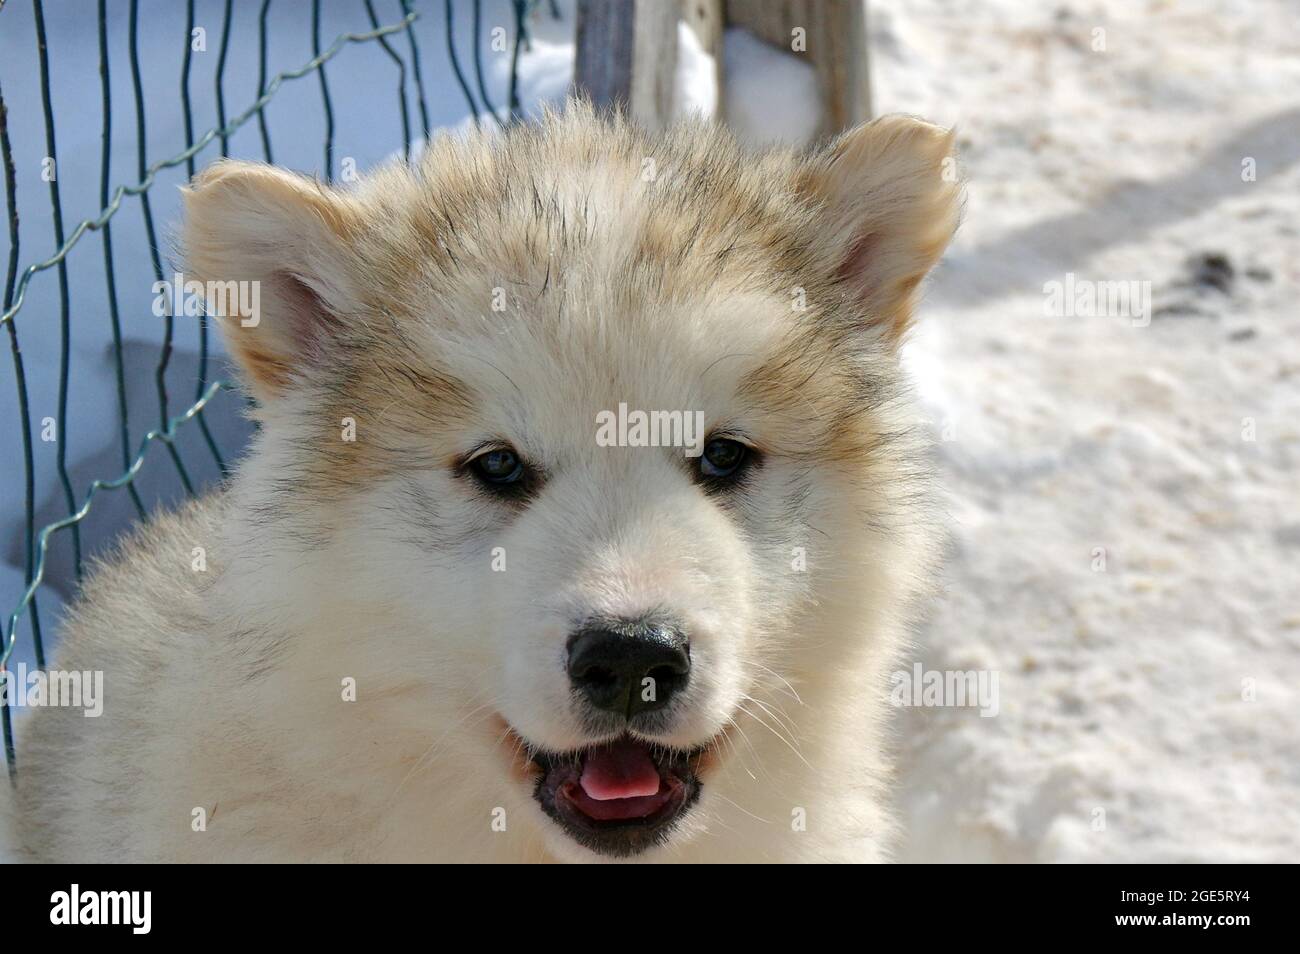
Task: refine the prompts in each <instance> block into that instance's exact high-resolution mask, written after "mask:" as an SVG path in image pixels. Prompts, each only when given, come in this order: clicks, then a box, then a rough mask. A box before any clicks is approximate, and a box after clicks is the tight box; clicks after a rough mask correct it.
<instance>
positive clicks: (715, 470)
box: [700, 437, 749, 481]
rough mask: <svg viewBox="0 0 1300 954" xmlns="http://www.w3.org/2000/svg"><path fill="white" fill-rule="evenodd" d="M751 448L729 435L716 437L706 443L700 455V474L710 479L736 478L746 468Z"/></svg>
mask: <svg viewBox="0 0 1300 954" xmlns="http://www.w3.org/2000/svg"><path fill="white" fill-rule="evenodd" d="M748 459H749V448H748V447H746V446H745V445H744V444H742V443H740V441H733V440H731V439H730V438H728V437H715V438H713V439H712V440H710V441H709V442H708V443H707V444H705V445H704V453H703V454H701V455H700V474H701V476H703V477H705V478H706V479H708V480H713V481H718V480H727V479H729V478H734V477H736V476H737V475H739V474H740V472H741V471H742V470H743V469H744V466H745V462H746V461H747V460H748Z"/></svg>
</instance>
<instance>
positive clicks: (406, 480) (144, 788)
mask: <svg viewBox="0 0 1300 954" xmlns="http://www.w3.org/2000/svg"><path fill="white" fill-rule="evenodd" d="M951 146H952V139H951V136H950V134H948V133H946V132H945V131H942V130H939V129H936V128H935V127H932V126H929V125H926V124H924V123H921V122H919V121H917V120H913V119H909V118H905V117H886V118H884V119H881V120H878V121H877V122H875V123H872V124H870V125H868V126H865V127H861V128H859V129H857V130H855V131H853V132H851V133H849V134H847V135H846V136H845V137H843V138H842V139H841V140H840V141H838V142H836V143H834V144H831V145H829V146H828V147H826V148H825V149H823V150H821V151H818V152H815V153H813V154H810V155H794V154H790V153H784V152H776V153H770V154H766V155H761V156H751V155H746V154H745V153H743V152H742V151H741V150H740V149H739V148H738V147H737V146H736V145H735V144H734V143H733V142H732V141H731V140H730V138H729V137H728V136H727V134H726V133H725V132H723V131H720V130H718V129H716V128H713V127H709V126H704V125H697V126H685V127H681V128H678V129H675V130H673V131H671V132H670V133H668V134H667V135H666V136H664V137H659V138H649V137H646V136H644V135H643V134H641V133H639V132H637V131H636V130H635V129H633V128H631V127H629V126H628V125H626V124H624V123H623V122H622V121H620V120H616V119H608V118H602V117H599V116H597V115H595V114H594V113H593V112H592V111H591V110H590V109H589V108H587V107H585V106H582V105H581V104H572V105H571V106H570V107H569V108H568V109H567V110H566V112H565V113H564V114H563V115H552V116H548V117H547V118H546V119H545V120H544V121H543V122H542V123H540V124H539V125H537V126H535V127H524V128H520V129H516V130H513V131H510V132H508V133H507V134H505V135H503V136H499V137H490V136H486V135H484V136H483V137H481V138H474V137H472V138H469V139H467V140H463V141H462V140H453V139H450V138H443V139H440V140H437V141H435V142H433V143H432V144H431V145H430V147H429V149H428V150H427V151H426V154H425V155H424V157H423V159H422V161H421V163H420V164H419V167H418V168H417V169H414V170H411V169H407V168H405V167H403V166H396V165H395V166H390V167H388V168H385V169H382V170H379V171H377V172H375V173H374V174H373V175H371V176H370V177H369V178H367V179H366V180H364V181H363V182H362V183H361V184H360V185H359V186H358V187H356V188H355V189H348V190H336V189H332V188H328V187H325V186H322V185H317V184H315V183H313V182H311V181H309V180H306V179H302V178H299V177H297V176H294V175H292V174H290V173H287V172H284V171H282V170H278V169H274V168H270V167H263V166H257V165H253V164H249V163H233V162H225V163H220V164H217V165H215V166H213V167H212V168H210V169H209V170H207V171H206V172H204V173H203V174H202V175H200V176H199V177H198V178H197V180H196V181H195V183H194V184H193V186H192V188H191V189H190V190H189V191H188V193H187V196H186V201H187V222H186V231H185V247H186V255H187V277H192V278H199V279H200V280H205V281H206V280H209V279H214V280H216V279H219V280H226V279H237V280H256V281H259V282H261V283H262V286H261V287H262V309H261V314H260V315H259V316H258V317H259V318H260V321H259V322H258V324H257V325H256V327H243V326H241V325H240V324H239V322H238V320H237V319H238V317H239V316H233V317H232V318H231V319H229V320H227V321H226V322H225V324H226V335H227V340H228V343H229V347H230V350H231V351H232V353H233V354H235V355H236V356H237V357H238V358H239V360H240V361H241V363H242V364H243V366H244V368H245V372H246V381H247V383H248V385H249V386H250V387H251V388H252V390H253V391H254V393H255V394H256V395H257V396H258V398H259V399H260V407H259V410H258V412H257V414H258V417H259V418H260V420H261V423H262V427H261V430H260V432H259V433H258V435H257V437H256V439H255V440H254V443H253V447H252V448H251V450H250V451H249V453H248V455H247V456H246V458H245V459H244V460H243V462H242V463H241V464H240V466H239V468H238V471H237V473H236V475H235V476H234V477H233V479H232V480H231V481H230V483H229V485H228V487H227V488H225V489H223V490H222V491H220V492H218V493H215V494H212V495H210V496H208V497H206V498H204V499H202V500H200V501H199V502H197V503H195V504H193V505H191V506H189V507H187V508H185V509H183V510H181V511H180V512H178V513H175V514H170V515H160V516H156V517H154V518H153V519H152V520H151V521H150V522H149V523H148V524H147V525H146V526H145V527H143V528H142V529H141V530H140V531H139V532H138V533H137V534H136V535H135V536H134V537H133V538H132V539H130V540H129V541H128V542H126V543H125V544H124V545H123V546H122V548H121V549H120V551H119V552H118V553H116V554H114V555H113V556H112V557H110V558H109V559H107V560H105V561H103V563H102V564H101V565H100V566H99V568H98V569H97V571H96V572H95V574H94V576H93V578H92V579H91V580H90V581H89V582H88V583H87V585H86V587H85V590H84V592H83V594H82V595H81V597H80V599H79V600H78V601H77V602H76V603H75V605H74V606H73V608H72V610H71V613H70V616H69V618H68V619H67V620H66V622H65V623H64V626H63V641H62V645H61V647H60V650H59V653H58V658H57V660H56V663H55V665H56V666H59V667H61V668H73V669H102V670H104V671H105V674H106V680H105V713H104V715H103V717H102V718H99V719H86V718H83V717H82V716H81V714H80V712H79V711H77V710H70V709H65V710H55V709H51V710H45V711H39V712H36V713H35V714H34V715H32V716H31V717H30V718H25V719H24V720H23V722H22V724H21V726H20V729H21V732H20V736H19V741H18V755H19V760H20V761H19V765H20V772H19V780H20V785H19V788H18V798H17V804H16V805H15V806H11V810H12V811H13V812H14V813H16V817H15V818H11V821H12V822H14V823H15V831H16V835H15V837H16V838H17V840H18V843H19V846H20V848H21V850H22V851H23V852H24V853H25V854H26V856H28V857H30V858H33V859H39V860H59V861H89V860H94V861H109V860H133V861H134V860H179V861H205V860H223V861H225V860H256V861H297V860H334V861H368V860H385V861H395V860H408V861H414V860H448V861H554V860H596V856H595V855H592V854H590V853H589V852H587V851H586V849H583V848H580V847H578V846H577V845H576V844H575V843H574V842H572V841H571V840H569V839H568V837H567V836H566V835H564V834H563V833H562V832H561V831H559V829H558V828H556V827H555V826H554V825H553V823H552V822H551V821H550V820H548V819H547V818H546V817H544V816H543V815H542V814H541V812H540V810H539V809H538V808H537V806H536V804H535V803H534V801H533V799H532V797H531V794H530V793H531V784H530V780H529V777H528V773H527V769H526V767H525V766H524V764H523V758H522V757H521V753H520V751H519V746H518V743H517V741H516V737H515V736H514V735H507V732H508V730H509V728H510V727H513V729H514V730H515V732H517V733H518V735H519V736H522V737H523V738H526V739H528V740H529V742H531V743H533V744H538V745H545V746H548V747H550V748H553V749H563V748H566V747H573V746H578V745H582V744H584V743H585V742H590V741H591V740H589V739H585V738H584V737H583V735H582V730H581V726H580V725H579V723H578V722H577V721H576V720H575V719H574V718H573V717H572V715H571V714H570V711H569V702H568V692H569V690H568V688H567V685H566V681H565V674H564V667H563V646H564V640H565V638H566V635H567V633H568V632H569V630H570V628H571V626H572V625H573V622H574V620H577V619H580V618H582V617H583V616H584V615H586V614H594V613H607V614H610V613H612V614H635V613H638V612H644V611H645V610H647V609H649V608H653V607H667V608H670V609H671V610H672V611H673V612H674V613H676V614H678V615H679V616H680V617H681V618H682V619H684V620H685V621H686V622H687V625H688V629H689V631H690V637H691V641H692V654H693V669H692V681H691V686H690V690H689V693H688V695H687V697H686V699H685V702H686V706H685V707H684V710H683V717H682V718H681V720H679V722H678V723H677V724H676V726H675V728H674V730H673V731H672V732H671V733H670V735H669V736H667V737H665V738H663V739H662V740H661V741H662V742H664V743H665V744H671V745H675V746H680V747H689V746H695V745H701V744H706V743H710V742H711V743H712V748H711V750H710V753H709V757H708V765H707V767H706V769H705V770H704V772H703V788H702V795H701V798H700V801H699V803H698V804H697V805H696V806H695V807H694V808H693V809H692V810H691V811H690V812H689V813H688V814H687V816H686V817H685V818H684V820H683V822H682V824H681V826H680V827H679V829H678V830H677V831H676V832H675V833H674V834H673V836H672V838H671V839H670V840H669V842H668V843H667V844H665V845H663V846H662V847H660V848H657V849H654V850H652V851H651V852H649V853H647V854H645V855H642V856H640V859H641V860H648V861H741V860H743V861H796V860H800V861H813V860H845V861H859V860H880V859H882V858H884V857H886V856H887V851H888V845H889V840H890V834H891V828H892V823H891V820H890V817H889V814H888V812H887V811H886V809H885V807H884V806H885V804H886V786H887V784H888V776H889V770H888V764H889V759H888V754H887V750H888V740H887V732H886V722H887V715H888V706H887V701H886V672H887V670H888V668H889V667H890V665H891V663H892V661H893V659H894V656H895V653H896V652H897V650H898V649H899V647H900V645H901V643H902V642H903V640H904V639H905V638H906V633H907V627H908V625H909V621H910V620H911V619H912V614H913V613H914V612H915V611H916V602H917V600H918V598H919V597H921V596H923V595H924V593H925V591H926V588H927V582H928V579H929V577H930V574H931V571H932V566H933V559H934V555H935V549H936V541H937V534H936V531H935V529H934V519H933V516H932V507H933V505H932V502H931V497H930V490H929V478H928V474H927V468H926V465H925V448H924V441H923V440H922V438H921V437H920V436H919V435H918V422H917V420H916V418H915V415H914V414H913V412H912V411H911V410H910V407H909V404H908V400H907V389H906V386H905V384H904V382H903V381H902V379H901V374H900V371H899V368H898V361H897V352H896V349H897V344H898V340H899V338H900V336H901V334H902V333H903V331H904V330H905V327H906V323H907V317H908V315H909V314H910V310H911V305H912V299H913V297H914V295H915V292H916V289H917V284H918V283H919V281H920V279H921V278H922V277H923V276H924V274H925V273H926V271H928V270H929V268H930V267H931V266H932V265H933V264H934V263H935V261H936V260H937V259H938V257H939V255H940V254H941V252H942V249H943V247H944V245H945V243H946V242H947V240H948V238H949V237H950V236H951V234H952V231H953V229H954V228H955V227H956V222H957V216H958V213H959V205H960V193H959V186H958V185H957V184H956V183H955V182H953V181H952V177H951V176H949V175H945V172H946V171H947V167H946V164H945V163H944V160H945V159H946V158H948V157H949V156H950V154H951ZM502 301H504V302H505V308H504V310H495V309H494V304H499V303H500V302H502ZM801 305H803V306H806V307H803V308H800V307H799V306H801ZM620 402H626V403H627V404H628V405H629V407H632V408H642V409H646V410H651V409H663V410H672V409H690V410H694V409H699V410H702V411H704V412H705V415H706V419H707V421H708V426H709V427H710V428H714V427H721V426H724V425H725V426H727V427H732V428H740V429H743V430H744V432H745V433H746V434H748V435H751V436H752V438H753V440H754V442H755V444H756V446H758V447H759V448H760V449H761V451H762V453H763V461H762V466H761V468H760V469H759V470H758V471H757V472H756V475H755V476H754V478H753V479H752V480H751V481H750V483H749V484H748V485H747V486H746V487H745V488H744V489H743V490H741V491H739V492H738V493H737V494H736V495H735V496H733V497H727V498H719V497H711V496H708V495H706V494H704V493H703V492H702V491H701V489H700V488H699V487H698V486H697V485H696V484H694V483H693V482H692V481H691V479H690V478H689V476H688V475H687V472H686V471H685V470H684V468H683V466H682V460H681V452H680V450H673V449H670V448H601V447H597V446H596V444H595V442H594V434H595V415H596V414H597V413H598V412H599V411H601V410H606V409H615V408H617V407H618V404H619V403H620ZM345 419H352V420H353V421H355V434H356V439H355V441H348V440H345V439H344V429H345V427H346V422H345ZM484 439H506V440H509V441H510V442H511V443H512V444H513V445H514V446H515V447H517V448H518V449H519V450H520V451H521V452H523V453H525V454H526V455H528V456H529V457H530V459H532V460H534V461H536V462H538V463H539V465H540V466H542V467H544V468H545V471H546V474H547V480H546V483H545V485H544V487H543V488H542V490H541V491H540V493H539V494H538V495H537V497H536V498H535V499H533V500H532V501H531V502H529V503H527V504H526V505H523V506H521V507H510V506H503V505H502V504H501V503H500V502H498V501H495V500H491V499H487V498H485V497H484V495H483V494H481V493H476V492H474V491H473V489H472V488H471V487H469V486H468V485H467V483H466V478H464V477H458V476H456V474H455V473H454V466H455V461H456V460H457V459H458V455H461V454H463V453H465V452H466V451H468V450H470V449H471V448H472V447H473V446H474V444H475V443H476V442H479V441H482V440H484ZM195 547H202V548H203V551H204V554H205V557H206V570H204V571H201V572H196V571H195V570H194V569H193V568H192V566H193V561H194V548H195ZM494 548H500V550H499V551H498V550H496V549H494ZM801 553H802V554H803V555H804V556H803V558H804V559H805V560H806V569H801V568H799V567H798V564H799V560H800V554H801ZM498 554H503V555H504V558H505V560H506V568H505V571H504V572H500V571H498V570H495V569H494V568H493V561H494V556H495V555H498ZM345 680H355V685H356V701H354V702H350V701H344V699H343V691H344V690H343V686H344V681H345ZM196 809H203V810H204V812H205V814H206V830H203V831H195V830H193V827H194V826H193V824H192V822H193V819H194V817H195V810H196ZM502 819H504V822H505V825H504V827H505V830H504V831H500V830H495V829H496V828H500V827H501V825H500V821H501V820H502ZM800 819H806V824H805V825H801V824H799V821H800ZM494 820H495V821H497V825H496V826H494V824H493V822H494Z"/></svg>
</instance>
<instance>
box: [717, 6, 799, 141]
mask: <svg viewBox="0 0 1300 954" xmlns="http://www.w3.org/2000/svg"><path fill="white" fill-rule="evenodd" d="M722 44H723V45H722V59H723V64H724V66H723V70H724V78H723V86H724V87H726V88H725V90H724V102H725V104H726V105H725V108H726V117H727V124H728V125H729V126H730V127H731V128H732V131H734V132H735V134H736V137H737V138H738V139H739V140H740V141H741V142H743V143H746V144H747V145H750V146H756V147H758V146H774V145H780V144H784V145H788V146H803V145H807V144H808V143H810V142H812V140H813V137H814V136H815V135H816V134H817V127H818V126H819V125H820V124H821V115H822V111H821V104H820V100H819V99H818V97H817V74H816V72H815V71H814V70H813V67H812V65H811V64H809V63H806V62H804V61H802V60H800V59H799V57H798V56H797V55H796V54H794V53H790V52H787V51H785V50H778V49H776V48H775V47H771V46H769V45H767V44H766V43H764V42H763V41H762V40H759V39H758V38H756V37H755V36H754V35H753V34H752V33H750V32H749V31H748V30H744V29H740V28H737V27H731V28H729V29H728V30H727V31H726V33H724V34H723V38H722Z"/></svg>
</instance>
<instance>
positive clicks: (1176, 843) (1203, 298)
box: [873, 0, 1300, 861]
mask: <svg viewBox="0 0 1300 954" xmlns="http://www.w3.org/2000/svg"><path fill="white" fill-rule="evenodd" d="M873 16H874V20H873V33H874V44H875V45H874V51H875V62H874V70H875V72H874V76H875V79H876V83H877V86H876V90H877V108H878V109H880V110H882V111H892V110H904V111H908V112H915V113H919V114H922V115H925V116H927V117H929V118H931V119H934V120H936V121H938V122H942V123H945V124H953V123H955V124H957V125H958V127H959V129H960V131H961V137H960V140H961V149H962V153H963V156H964V162H965V165H966V168H967V172H968V174H969V176H970V202H969V206H968V214H967V220H966V224H965V226H964V228H963V229H962V231H961V233H960V236H959V238H958V240H957V242H956V245H955V248H954V250H953V251H952V253H951V254H950V257H949V260H948V262H947V264H946V266H945V267H944V268H943V269H942V270H941V272H940V274H939V275H938V276H937V277H936V280H935V282H934V284H933V285H932V287H931V290H930V293H929V296H928V301H927V303H926V305H925V307H924V308H923V314H924V319H923V324H922V328H921V329H920V331H921V333H920V334H919V335H918V338H917V340H916V342H915V344H914V348H913V354H912V358H913V360H914V362H915V365H916V367H917V369H918V371H919V373H920V375H921V383H922V387H923V391H924V393H925V395H926V398H927V403H928V405H929V407H930V409H931V411H932V412H933V414H934V416H935V421H936V426H938V427H939V428H940V431H941V433H943V434H945V436H946V437H947V438H949V439H948V440H946V441H945V442H944V443H943V444H942V445H941V452H942V462H943V468H944V471H945V475H946V482H947V485H948V487H949V488H950V490H951V497H952V510H953V515H954V518H955V527H956V539H955V541H954V553H953V558H952V561H951V565H950V569H949V579H948V582H947V586H946V590H945V596H944V598H943V599H942V600H941V601H940V603H939V606H938V608H937V611H936V613H935V615H934V617H933V619H932V620H931V623H930V625H929V626H928V628H927V629H926V631H925V633H924V635H923V638H922V641H921V644H920V646H919V648H918V653H917V658H918V659H919V660H921V661H922V662H923V663H924V664H925V666H926V668H934V669H958V670H967V669H993V670H998V671H999V672H1000V674H1001V676H1000V689H1001V693H1000V703H1001V706H1000V714H999V715H998V716H997V717H996V718H991V719H985V718H981V717H980V716H979V714H978V713H977V712H976V711H975V710H972V709H953V708H948V709H943V708H932V709H923V708H914V709H906V710H902V714H903V720H902V736H901V753H900V768H901V773H902V778H901V781H902V787H901V790H900V792H899V804H900V808H901V811H902V813H903V816H904V820H905V828H906V830H907V831H908V832H909V840H908V841H907V842H906V844H905V845H904V847H903V850H902V852H901V858H902V859H903V860H908V861H932V860H988V861H1210V860H1240V861H1257V860H1277V861H1294V860H1295V859H1296V857H1297V856H1300V551H1298V549H1297V548H1300V514H1297V509H1298V508H1297V504H1300V479H1297V468H1298V467H1300V317H1298V315H1297V301H1300V232H1298V231H1297V230H1298V229H1300V214H1298V213H1300V162H1298V160H1300V29H1298V28H1297V26H1296V22H1295V9H1294V6H1290V5H1288V4H1285V3H1266V2H1256V3H1231V2H1223V3H1209V2H1206V3H1180V4H1172V3H1142V4H1134V3H1110V4H1099V3H1073V4H1052V5H1037V4H1024V3H1017V2H1011V0H1006V2H1001V3H998V4H990V3H988V2H981V3H966V4H957V5H954V4H951V3H946V2H944V3H941V2H932V3H917V2H912V0H909V2H908V3H906V4H902V3H891V4H886V3H877V4H873ZM1096 28H1102V29H1104V30H1105V50H1104V51H1094V50H1093V48H1092V46H1093V41H1094V33H1093V31H1094V29H1096ZM1247 158H1253V159H1254V160H1255V163H1254V164H1255V178H1254V181H1243V160H1245V159H1247ZM1207 259H1208V260H1207ZM1067 272H1073V273H1075V274H1076V277H1078V278H1088V279H1093V280H1102V281H1104V280H1129V279H1136V280H1143V281H1149V282H1151V288H1152V297H1153V301H1152V304H1153V317H1152V319H1151V321H1150V323H1149V325H1146V326H1145V327H1143V326H1141V322H1136V323H1135V322H1133V321H1130V320H1127V319H1124V318H1108V317H1072V318H1059V317H1046V316H1045V297H1046V296H1045V295H1044V284H1045V283H1047V282H1050V281H1054V280H1055V281H1062V282H1063V281H1065V276H1066V273H1067ZM1252 428H1253V434H1252ZM1099 548H1100V549H1101V550H1104V553H1102V554H1101V555H1102V556H1104V570H1103V569H1100V568H1101V566H1102V565H1103V564H1102V563H1101V562H1100V561H1099V560H1098V559H1097V553H1098V549H1099ZM1252 690H1253V693H1252ZM1243 697H1245V698H1243ZM1252 697H1253V700H1254V701H1247V699H1249V698H1252ZM1101 823H1104V826H1103V824H1101Z"/></svg>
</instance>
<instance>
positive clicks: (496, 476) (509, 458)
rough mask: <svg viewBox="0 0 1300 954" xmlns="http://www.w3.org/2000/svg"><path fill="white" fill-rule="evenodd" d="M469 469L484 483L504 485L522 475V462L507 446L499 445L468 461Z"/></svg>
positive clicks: (515, 480)
mask: <svg viewBox="0 0 1300 954" xmlns="http://www.w3.org/2000/svg"><path fill="white" fill-rule="evenodd" d="M469 466H470V469H471V470H473V471H474V474H475V476H477V477H478V478H479V480H481V481H483V482H484V483H486V484H490V485H493V486H498V487H500V486H506V485H509V484H513V483H516V482H517V481H518V480H519V479H520V478H521V477H523V475H524V462H523V461H522V460H520V459H519V455H518V454H516V453H515V452H514V451H513V450H511V449H510V448H509V447H499V448H497V449H496V450H490V451H488V452H487V453H485V454H480V455H479V456H478V457H475V458H474V459H473V460H472V461H470V464H469Z"/></svg>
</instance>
